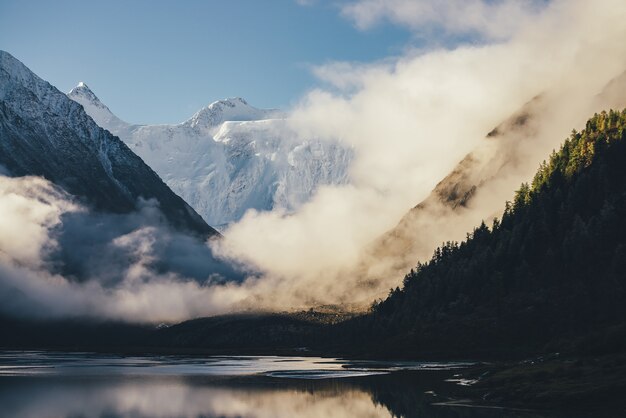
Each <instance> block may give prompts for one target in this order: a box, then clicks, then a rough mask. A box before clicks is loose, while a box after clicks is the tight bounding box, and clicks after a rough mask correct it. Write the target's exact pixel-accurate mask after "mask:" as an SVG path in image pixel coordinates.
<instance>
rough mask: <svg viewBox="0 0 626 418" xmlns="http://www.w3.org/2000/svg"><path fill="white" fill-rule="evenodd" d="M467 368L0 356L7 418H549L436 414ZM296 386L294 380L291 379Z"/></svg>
mask: <svg viewBox="0 0 626 418" xmlns="http://www.w3.org/2000/svg"><path fill="white" fill-rule="evenodd" d="M458 367H462V364H456V363H450V364H433V363H389V362H384V363H371V362H348V361H343V360H337V359H321V358H286V357H205V358H197V357H196V358H193V357H172V356H165V357H164V356H155V357H121V356H104V355H92V354H63V353H56V354H55V353H41V352H26V353H19V352H4V353H0V416H2V417H13V418H26V417H42V418H46V417H54V418H74V417H81V418H83V417H84V418H90V417H94V418H95V417H98V418H100V417H107V418H118V417H120V418H121V417H124V418H126V417H132V418H143V417H162V418H166V417H167V418H169V417H180V418H187V417H251V418H264V417H268V418H269V417H394V416H398V417H400V416H402V417H420V418H461V417H468V418H470V417H475V418H491V417H503V416H507V417H516V416H519V417H526V418H530V417H539V416H540V415H535V414H528V413H523V412H515V411H506V413H503V410H500V409H483V408H465V407H448V406H437V405H433V403H434V402H437V401H438V400H444V399H442V398H440V397H438V395H434V394H433V392H434V393H445V392H446V390H449V389H450V387H452V386H453V384H452V383H449V382H445V381H444V380H445V378H447V377H449V376H451V375H452V374H454V369H455V368H458ZM285 377H289V378H285Z"/></svg>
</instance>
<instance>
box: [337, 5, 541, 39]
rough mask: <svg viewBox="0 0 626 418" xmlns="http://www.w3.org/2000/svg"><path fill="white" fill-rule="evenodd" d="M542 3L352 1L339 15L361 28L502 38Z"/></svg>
mask: <svg viewBox="0 0 626 418" xmlns="http://www.w3.org/2000/svg"><path fill="white" fill-rule="evenodd" d="M545 3H546V2H545V1H543V0H495V1H488V0H447V1H438V0H356V1H351V2H348V3H347V4H344V5H342V6H341V12H342V14H343V15H344V16H345V17H347V18H348V19H350V20H352V21H353V22H354V23H355V25H356V26H357V27H359V28H361V29H368V28H371V27H372V26H375V25H377V24H379V23H381V22H383V21H390V22H392V23H394V24H398V25H402V26H405V27H407V28H409V29H411V30H413V31H416V32H432V31H443V32H444V33H447V34H479V35H483V36H485V37H487V38H492V39H502V38H507V37H509V36H511V35H512V34H514V33H515V32H516V31H517V29H519V28H520V27H522V26H523V25H525V24H526V23H527V21H528V20H529V19H532V18H533V17H534V16H535V15H536V14H537V13H538V12H539V10H540V9H541V8H542V6H543V5H544V4H545Z"/></svg>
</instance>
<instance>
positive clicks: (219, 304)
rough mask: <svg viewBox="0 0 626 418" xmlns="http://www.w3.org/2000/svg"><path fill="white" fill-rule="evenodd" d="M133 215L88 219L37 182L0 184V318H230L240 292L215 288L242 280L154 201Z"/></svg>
mask: <svg viewBox="0 0 626 418" xmlns="http://www.w3.org/2000/svg"><path fill="white" fill-rule="evenodd" d="M139 206H140V209H139V210H138V211H137V212H135V213H131V214H102V213H94V212H90V211H88V210H87V208H85V207H83V206H81V205H78V204H76V203H75V202H74V201H73V199H72V198H71V196H70V195H68V194H67V193H65V192H64V191H62V190H61V189H59V188H57V187H55V186H54V185H53V184H51V183H50V182H48V181H46V180H44V179H42V178H39V177H21V178H11V177H4V176H0V230H2V234H0V309H1V310H2V311H4V314H9V315H19V316H26V317H34V318H50V317H93V318H100V317H104V318H110V319H122V320H134V321H141V322H144V321H147V322H160V321H178V320H183V319H187V318H190V317H197V316H206V315H211V314H214V313H217V312H224V311H226V310H228V309H232V307H233V306H235V305H236V302H237V298H238V296H237V295H238V294H239V293H240V292H237V290H236V289H232V287H233V286H234V285H228V284H226V285H222V284H223V283H224V282H225V281H226V280H230V281H234V282H238V281H240V280H242V278H243V276H242V274H241V273H238V272H236V271H235V270H234V269H233V268H232V267H231V266H230V265H228V264H226V263H223V262H220V261H218V260H216V259H215V258H214V257H213V256H212V253H211V250H210V249H209V247H208V246H207V245H205V244H204V243H202V242H199V241H198V240H196V239H195V238H192V237H189V236H186V235H182V234H180V233H178V232H175V231H173V230H172V229H170V228H169V227H168V226H167V224H166V223H165V221H164V220H163V217H162V215H161V213H160V211H159V209H158V206H157V205H156V204H155V203H154V202H153V201H144V202H140V205H139ZM218 285H219V286H218ZM225 291H228V295H226V296H225V295H224V292H225Z"/></svg>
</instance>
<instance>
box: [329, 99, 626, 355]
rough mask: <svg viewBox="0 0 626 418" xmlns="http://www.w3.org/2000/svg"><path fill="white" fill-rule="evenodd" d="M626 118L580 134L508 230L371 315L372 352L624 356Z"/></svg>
mask: <svg viewBox="0 0 626 418" xmlns="http://www.w3.org/2000/svg"><path fill="white" fill-rule="evenodd" d="M625 297H626V110H624V111H621V112H619V111H610V112H608V113H607V112H602V113H600V114H596V115H594V117H593V118H591V119H590V120H589V121H588V122H587V125H586V127H585V129H584V130H583V131H582V132H576V131H573V132H572V134H571V136H570V138H569V139H568V140H566V141H565V143H564V144H563V146H562V147H561V149H560V150H559V151H558V152H554V153H553V154H552V155H551V156H550V158H549V161H547V162H544V163H543V164H542V165H541V167H540V168H539V170H538V172H537V174H536V175H535V177H534V179H533V180H532V182H531V183H529V184H522V186H521V187H520V189H519V190H518V191H517V192H516V193H515V196H514V200H513V202H507V203H506V207H505V210H504V214H503V216H502V219H501V220H495V221H494V222H493V225H492V226H491V227H488V226H487V225H485V224H484V223H483V224H482V225H480V226H479V227H478V228H476V229H475V230H474V231H473V232H472V233H471V234H468V236H467V239H466V240H465V241H463V242H461V243H456V242H447V243H445V244H444V245H442V246H441V247H440V248H437V249H436V250H435V252H434V255H433V257H432V259H431V260H430V261H429V262H427V263H424V264H418V265H417V267H416V268H415V269H413V270H411V272H410V273H409V274H407V275H406V277H405V279H404V285H403V287H402V288H396V289H393V290H391V292H390V295H389V297H388V298H387V299H385V300H384V301H379V302H377V303H375V304H374V305H373V306H372V312H371V313H370V314H369V315H366V316H363V317H360V318H357V319H354V320H351V321H348V322H347V323H345V324H343V325H341V326H340V328H341V332H340V334H341V335H342V336H343V339H345V340H346V343H347V344H348V342H347V341H348V340H349V341H350V342H349V344H350V345H352V344H354V343H355V342H356V341H359V340H363V341H362V343H363V344H359V345H357V346H359V347H368V348H364V349H365V350H367V351H368V352H370V353H380V354H383V353H396V354H398V355H415V353H418V352H422V353H427V352H433V353H434V352H437V353H443V352H450V353H454V352H467V353H479V352H484V353H494V352H498V351H500V350H501V349H506V350H509V351H508V352H511V351H510V350H514V351H513V352H515V350H518V351H519V352H528V351H529V350H531V351H533V350H536V351H542V350H546V349H549V350H565V351H567V350H575V351H581V350H585V351H594V350H596V351H607V350H608V351H611V350H618V349H619V350H621V349H624V348H626V347H625V346H626V342H625V340H626V339H625V338H624V335H626V333H625V332H624V324H625V323H626V298H625Z"/></svg>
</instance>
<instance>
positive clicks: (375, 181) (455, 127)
mask: <svg viewBox="0 0 626 418" xmlns="http://www.w3.org/2000/svg"><path fill="white" fill-rule="evenodd" d="M461 3H462V7H461ZM446 4H448V3H446ZM455 4H456V5H458V6H459V7H452V6H454V5H455ZM452 6H450V7H448V6H442V3H441V2H432V1H417V2H414V1H410V2H409V1H402V0H388V1H382V0H378V1H376V0H361V1H357V2H351V3H349V5H348V6H346V7H345V8H344V9H343V13H344V15H346V16H349V17H350V18H351V19H353V20H354V21H355V22H356V24H357V25H358V26H359V27H362V28H366V27H368V26H370V25H372V24H374V23H377V22H378V21H380V20H391V21H393V22H396V23H400V24H405V25H406V26H409V27H412V28H415V30H416V31H417V32H420V30H421V26H420V25H421V24H422V23H423V22H425V21H426V20H428V22H430V23H432V25H434V27H437V28H441V27H443V28H444V29H446V28H450V29H452V28H456V27H457V25H456V22H457V21H458V20H459V19H461V17H462V16H465V17H463V19H466V20H464V21H465V22H466V23H467V24H468V25H470V27H468V28H466V29H467V30H468V31H469V30H478V29H480V32H481V33H480V34H481V35H485V38H486V39H495V40H489V41H482V43H480V44H460V45H459V46H456V47H454V48H452V49H445V48H435V49H431V50H424V49H420V50H416V51H409V52H407V53H406V55H405V56H402V57H399V58H397V59H390V60H386V61H384V62H381V63H374V64H371V65H362V64H359V65H356V64H350V63H332V64H329V65H326V66H323V67H321V68H318V69H317V70H316V73H317V74H318V75H319V76H320V77H321V78H322V81H323V82H325V83H326V85H327V87H326V88H320V89H316V90H313V91H311V92H310V93H309V94H308V95H306V96H305V97H304V98H303V99H302V101H301V103H300V104H299V105H298V106H297V107H296V108H295V109H294V110H293V112H292V114H291V118H290V123H291V126H292V127H293V129H294V130H295V131H296V132H299V133H300V134H302V135H306V136H312V137H320V138H332V139H338V140H340V141H343V142H344V143H346V144H348V145H350V146H352V147H353V149H354V152H355V159H354V162H353V165H352V167H351V171H350V177H351V182H350V184H349V185H346V186H338V187H326V188H322V189H321V190H320V191H319V193H318V194H317V195H316V196H315V197H314V198H313V200H312V201H310V202H309V203H308V204H307V205H305V206H303V207H302V208H301V210H300V211H299V212H298V213H296V214H294V215H289V216H288V215H284V214H281V213H279V212H272V213H257V212H253V211H251V212H249V213H248V214H247V216H245V217H244V218H243V219H242V220H241V221H240V222H239V223H238V224H236V225H234V226H232V227H231V228H230V229H228V230H227V231H226V232H225V234H224V235H225V240H223V241H222V242H221V243H220V246H219V250H220V252H221V253H222V254H225V255H227V256H229V257H231V258H233V259H237V260H244V261H247V262H249V263H250V264H251V265H253V266H256V267H257V268H259V269H260V270H262V271H264V272H266V280H265V281H264V282H263V286H264V288H263V290H261V291H260V294H261V296H260V299H261V302H260V303H263V302H266V303H267V304H268V305H269V306H274V307H290V306H291V307H306V306H308V305H315V304H342V305H350V304H357V305H361V306H362V305H366V304H368V303H371V301H372V300H373V299H374V298H375V297H382V296H384V295H385V294H386V292H387V291H388V290H389V288H390V287H395V286H396V285H398V284H399V283H400V282H401V279H402V276H403V274H404V273H406V271H407V270H408V268H410V267H411V266H413V265H415V264H416V262H417V261H418V260H423V259H425V258H428V257H429V256H430V255H431V254H432V251H433V249H434V247H435V246H436V245H439V244H441V243H442V242H443V241H446V240H459V239H462V238H464V237H465V234H466V232H469V231H471V229H472V228H473V227H474V226H476V225H477V224H478V223H480V220H481V219H488V218H489V217H491V216H494V215H497V214H498V213H499V211H501V210H502V209H503V207H504V202H505V200H507V199H509V200H510V199H511V198H512V195H513V191H514V190H515V189H516V188H518V187H519V185H520V183H521V182H522V181H527V180H529V179H530V178H531V177H532V174H533V173H534V172H535V170H536V169H537V168H538V166H539V164H540V162H541V161H542V160H543V159H545V158H547V156H548V154H549V153H550V152H551V151H552V149H554V148H556V147H558V145H559V144H560V143H561V142H562V141H563V140H564V139H565V138H566V137H567V136H568V134H569V133H570V131H571V130H572V128H577V129H580V128H582V127H583V124H584V123H585V121H586V120H587V118H588V117H590V116H591V115H592V114H593V113H594V112H596V111H600V110H602V109H606V108H609V107H617V106H624V105H626V100H625V99H626V90H624V88H623V87H624V86H623V84H624V83H621V84H622V86H621V90H617V89H619V86H617V87H616V86H612V87H611V83H612V81H614V80H616V79H619V77H620V75H622V74H623V73H624V70H626V44H625V43H624V42H623V40H624V39H626V24H625V23H624V22H626V21H625V20H624V18H625V17H626V3H624V2H623V1H619V0H602V1H599V2H589V1H585V0H555V1H553V2H507V1H504V2H497V1H496V2H491V1H489V2H487V1H469V2H452ZM403 9H410V10H407V11H406V13H400V12H399V11H401V10H403ZM470 9H471V10H470ZM470 11H471V13H470V15H469V17H470V18H471V19H467V16H468V15H467V13H469V12H470ZM466 12H467V13H466ZM502 14H505V15H506V18H507V19H505V22H516V24H515V25H512V26H508V25H507V27H508V31H504V30H503V29H502V28H501V26H502V22H503V20H502V19H501V17H502ZM403 19H411V20H410V21H407V22H404V20H403ZM460 29H463V28H462V27H460ZM461 32H466V30H462V31H461ZM420 33H421V32H420ZM492 34H497V35H498V36H491V35H492ZM622 78H624V77H623V76H622ZM618 84H619V83H618ZM614 90H615V91H614ZM616 91H617V92H616ZM537 97H540V98H541V100H538V99H535V101H534V102H537V103H536V105H535V104H533V103H534V102H533V99H534V98H537ZM529 103H530V104H532V106H531V107H532V118H531V120H528V123H527V124H526V126H525V129H523V130H521V129H517V130H513V131H512V132H502V134H501V135H499V137H498V138H487V137H486V136H487V133H489V132H490V131H492V129H493V128H494V127H496V126H498V125H499V124H500V123H501V122H503V121H505V120H507V119H508V118H510V117H511V116H512V115H514V114H516V113H519V112H520V111H521V110H522V109H524V108H525V106H526V107H528V106H529ZM474 150H477V151H476V153H477V154H476V155H475V157H477V158H478V159H479V160H480V159H484V161H486V162H485V164H486V166H484V167H483V166H481V165H480V164H479V165H478V167H477V170H483V171H486V172H487V171H491V173H485V175H492V176H495V177H496V178H495V179H493V178H492V179H491V180H490V181H489V182H482V180H483V179H482V178H481V177H480V174H481V173H474V177H475V178H476V180H477V181H478V182H480V183H484V184H482V185H480V184H479V183H477V185H478V186H480V187H479V188H478V190H477V192H476V196H475V198H474V199H473V200H472V201H471V203H470V207H469V208H468V210H466V211H463V212H462V213H458V212H452V211H449V210H435V209H436V208H435V209H432V208H431V210H430V212H428V213H425V214H424V215H423V216H422V218H421V219H420V220H419V223H420V225H419V227H418V226H417V224H416V223H415V222H412V223H411V225H410V228H411V229H410V230H408V232H406V233H405V234H404V235H406V236H409V237H410V241H412V242H410V243H409V244H407V246H402V247H399V248H397V251H398V252H401V254H398V257H396V258H392V259H386V260H384V262H382V261H381V260H380V258H379V253H380V252H381V251H384V250H385V249H390V248H392V247H393V245H392V244H394V243H392V242H390V243H389V245H385V246H383V248H381V246H380V245H374V248H377V249H378V251H373V253H372V249H371V248H372V247H371V246H372V243H375V242H376V241H377V239H378V238H379V237H380V236H381V235H383V234H384V233H385V232H386V231H388V230H390V229H391V228H393V227H395V226H396V225H397V223H398V221H399V220H400V218H401V217H402V216H403V215H404V214H405V213H407V211H408V210H409V209H410V208H412V207H413V206H415V205H416V204H417V203H419V202H421V201H422V200H423V199H425V198H426V197H427V196H428V195H429V193H430V191H431V190H432V189H433V188H434V187H435V185H436V184H437V182H438V181H440V180H441V179H443V178H444V177H445V176H446V175H447V174H448V173H450V172H451V171H452V170H453V168H454V167H455V166H456V165H457V164H458V163H459V161H461V160H462V159H463V158H464V156H465V155H466V154H468V153H469V152H472V151H474ZM480 155H483V156H482V157H481V156H480ZM490 159H491V160H493V162H489V161H490ZM494 164H497V167H494V166H493V165H494ZM496 168H497V170H496ZM496 171H497V172H496ZM396 232H397V231H396ZM402 252H405V253H402ZM265 287H266V288H267V289H274V290H273V296H272V297H271V299H270V298H264V296H263V294H264V292H266V289H265ZM254 290H255V291H256V290H257V289H254ZM277 295H278V296H277Z"/></svg>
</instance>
